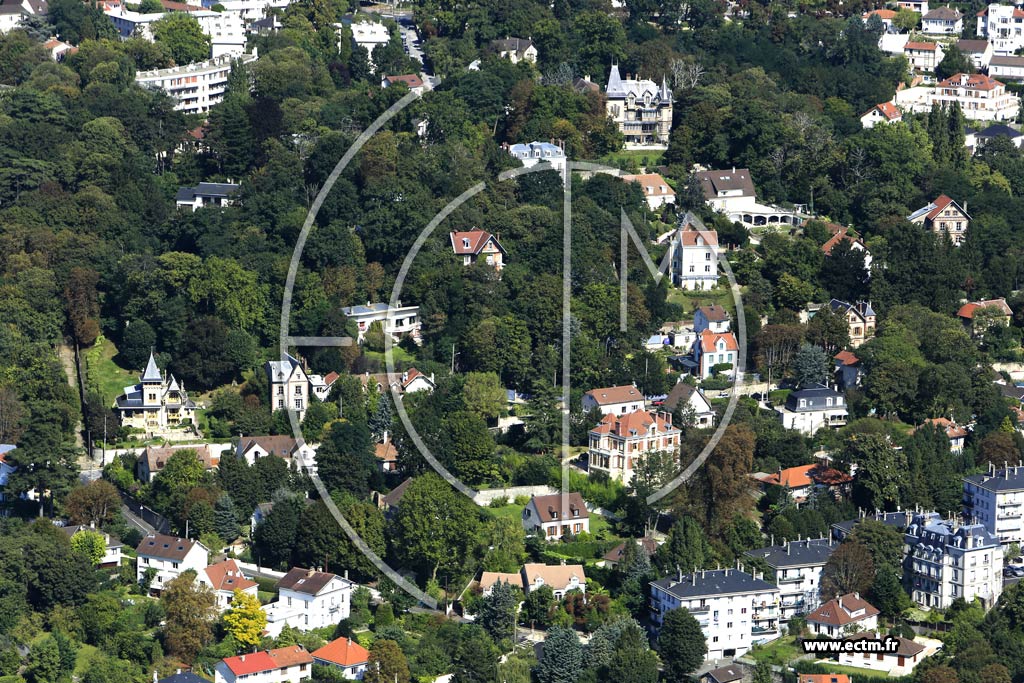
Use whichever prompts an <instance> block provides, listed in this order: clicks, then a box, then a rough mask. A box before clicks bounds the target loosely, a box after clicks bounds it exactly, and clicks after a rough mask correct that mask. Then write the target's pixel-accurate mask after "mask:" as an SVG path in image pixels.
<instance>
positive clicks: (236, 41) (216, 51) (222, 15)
mask: <svg viewBox="0 0 1024 683" xmlns="http://www.w3.org/2000/svg"><path fill="white" fill-rule="evenodd" d="M189 14H191V15H192V16H193V17H195V18H196V21H198V22H199V28H201V29H202V30H203V33H205V34H206V35H208V36H210V56H211V57H220V56H222V55H231V56H235V57H237V56H239V55H241V54H242V53H243V52H245V41H246V34H245V22H243V21H242V15H241V14H239V13H238V12H227V11H225V12H214V11H212V10H202V11H196V12H189Z"/></svg>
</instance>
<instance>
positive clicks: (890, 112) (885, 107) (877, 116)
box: [860, 102, 903, 128]
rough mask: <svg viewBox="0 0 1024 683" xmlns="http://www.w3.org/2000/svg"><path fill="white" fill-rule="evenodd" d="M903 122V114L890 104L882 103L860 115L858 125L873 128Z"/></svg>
mask: <svg viewBox="0 0 1024 683" xmlns="http://www.w3.org/2000/svg"><path fill="white" fill-rule="evenodd" d="M902 120H903V112H901V111H900V110H899V107H897V106H896V105H895V104H893V103H892V102H882V103H881V104H876V105H875V106H873V107H871V109H868V110H867V111H866V112H864V113H863V114H861V115H860V125H862V126H864V127H865V128H874V127H875V126H876V125H877V124H879V123H897V122H899V121H902Z"/></svg>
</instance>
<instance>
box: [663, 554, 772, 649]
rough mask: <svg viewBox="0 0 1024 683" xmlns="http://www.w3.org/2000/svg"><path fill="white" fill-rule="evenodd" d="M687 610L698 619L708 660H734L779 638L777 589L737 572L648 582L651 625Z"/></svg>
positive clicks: (701, 573) (698, 573)
mask: <svg viewBox="0 0 1024 683" xmlns="http://www.w3.org/2000/svg"><path fill="white" fill-rule="evenodd" d="M681 607H684V608H686V609H687V610H688V611H689V612H690V614H692V615H693V616H694V618H696V619H697V622H698V623H699V624H700V626H701V630H702V631H703V632H704V638H705V640H706V642H707V648H708V651H707V655H706V658H707V659H709V660H714V659H721V658H723V657H729V658H732V657H739V656H742V655H744V654H746V653H747V652H748V651H749V650H750V648H751V646H752V645H754V644H756V643H765V642H768V641H770V640H774V639H775V638H778V637H779V589H778V587H777V586H773V585H772V584H770V583H768V582H766V581H764V580H763V579H761V578H760V577H759V576H753V575H751V574H747V573H746V572H743V571H740V570H739V569H716V570H707V571H695V572H693V573H692V574H683V573H682V572H679V573H677V574H673V575H671V576H668V577H666V578H664V579H659V580H658V581H652V582H651V604H650V608H651V609H650V612H651V622H652V623H653V624H654V625H655V626H656V627H660V626H661V624H662V621H663V620H664V618H665V614H666V613H667V612H669V611H671V610H674V609H679V608H681Z"/></svg>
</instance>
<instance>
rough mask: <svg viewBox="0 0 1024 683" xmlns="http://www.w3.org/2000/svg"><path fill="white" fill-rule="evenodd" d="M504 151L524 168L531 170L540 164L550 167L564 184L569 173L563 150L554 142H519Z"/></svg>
mask: <svg viewBox="0 0 1024 683" xmlns="http://www.w3.org/2000/svg"><path fill="white" fill-rule="evenodd" d="M505 149H506V151H507V152H508V153H509V154H511V155H512V156H513V157H515V158H516V159H519V162H520V163H521V164H522V165H523V167H524V168H532V167H534V166H536V165H537V164H539V163H541V162H545V163H548V164H550V165H551V168H552V169H553V170H555V171H558V175H560V176H562V182H565V179H566V174H567V173H568V172H569V162H568V159H567V158H566V156H565V149H564V148H563V147H562V146H561V145H556V144H555V143H554V142H537V141H534V142H520V143H517V144H515V145H506V146H505Z"/></svg>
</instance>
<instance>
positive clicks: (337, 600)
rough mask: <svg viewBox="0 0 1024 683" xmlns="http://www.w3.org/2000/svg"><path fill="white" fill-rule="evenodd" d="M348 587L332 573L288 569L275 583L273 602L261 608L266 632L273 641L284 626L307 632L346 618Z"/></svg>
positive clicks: (349, 586) (348, 597) (348, 600)
mask: <svg viewBox="0 0 1024 683" xmlns="http://www.w3.org/2000/svg"><path fill="white" fill-rule="evenodd" d="M352 587H353V584H352V582H351V581H349V580H348V579H344V578H342V577H340V576H337V575H336V574H330V573H327V572H318V571H314V570H312V569H299V568H296V569H292V570H291V571H290V572H288V573H287V574H285V576H284V578H282V579H281V580H280V581H279V582H278V597H277V600H276V601H274V602H271V603H269V604H267V605H264V606H263V611H264V612H266V614H267V627H266V631H267V633H268V634H269V635H271V636H273V637H275V638H276V637H277V636H278V635H279V634H280V633H281V629H283V628H284V627H285V626H291V627H292V628H296V629H298V630H300V631H309V630H311V629H315V628H322V627H324V626H333V625H334V624H337V623H338V622H339V621H341V620H343V619H348V616H349V612H350V602H351V598H352Z"/></svg>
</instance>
